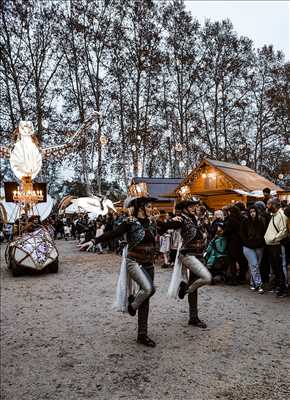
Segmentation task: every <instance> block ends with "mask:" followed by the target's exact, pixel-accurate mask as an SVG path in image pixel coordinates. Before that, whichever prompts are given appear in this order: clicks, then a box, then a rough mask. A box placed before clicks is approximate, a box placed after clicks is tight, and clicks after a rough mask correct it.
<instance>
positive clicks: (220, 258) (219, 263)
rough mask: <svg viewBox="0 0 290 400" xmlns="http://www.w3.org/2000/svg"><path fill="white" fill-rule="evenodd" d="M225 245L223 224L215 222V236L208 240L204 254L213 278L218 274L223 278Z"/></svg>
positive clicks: (226, 258) (225, 254) (225, 256)
mask: <svg viewBox="0 0 290 400" xmlns="http://www.w3.org/2000/svg"><path fill="white" fill-rule="evenodd" d="M226 247H227V241H226V238H225V236H224V225H223V223H222V222H219V223H217V224H216V234H215V237H214V238H213V239H212V240H211V241H210V243H209V245H208V247H207V249H206V253H205V256H204V258H205V261H206V265H207V267H208V269H209V270H210V272H211V274H212V276H213V278H214V277H215V276H218V275H219V276H221V278H222V279H225V272H226V268H227V264H228V255H227V251H226Z"/></svg>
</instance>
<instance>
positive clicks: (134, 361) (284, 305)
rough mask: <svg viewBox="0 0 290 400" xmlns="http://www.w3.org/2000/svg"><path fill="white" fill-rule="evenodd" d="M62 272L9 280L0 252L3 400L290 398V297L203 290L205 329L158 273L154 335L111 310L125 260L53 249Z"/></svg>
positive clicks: (71, 245)
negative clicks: (139, 338) (150, 343)
mask: <svg viewBox="0 0 290 400" xmlns="http://www.w3.org/2000/svg"><path fill="white" fill-rule="evenodd" d="M57 245H58V248H59V251H60V260H61V263H60V270H59V273H58V274H44V275H41V276H23V277H19V278H13V277H12V276H11V274H10V271H7V268H6V265H5V262H4V261H3V252H4V247H5V246H3V245H2V246H1V253H2V258H1V261H2V262H1V326H2V329H1V399H3V400H20V399H21V400H45V399H51V400H86V399H104V400H107V399H108V400H115V399H116V400H117V399H128V400H133V399H134V400H135V399H136V400H147V399H151V400H158V399H161V400H163V399H164V400H165V399H166V400H171V399H172V400H179V399H180V400H181V399H184V400H187V399H188V400H212V399H225V400H243V399H245V400H258V399H259V400H260V399H263V400H282V399H283V400H286V399H287V400H288V399H289V398H290V298H289V297H288V298H283V299H276V298H275V297H274V295H272V294H264V295H259V294H257V293H252V292H250V291H249V290H248V288H247V287H246V286H243V287H230V286H223V285H216V286H210V287H205V288H202V289H201V290H200V297H199V304H200V307H199V308H200V317H201V318H202V319H204V320H206V321H207V322H208V328H207V329H205V330H202V329H199V328H196V327H192V326H188V325H187V319H188V318H187V317H188V305H187V301H185V300H178V301H175V300H173V299H169V298H168V297H167V295H166V292H167V288H168V284H169V281H170V274H171V270H162V269H160V267H157V268H156V276H155V282H156V287H157V291H156V294H155V295H154V296H153V298H152V300H151V314H150V321H149V326H150V332H149V333H150V336H151V337H152V338H153V339H154V340H155V341H156V342H157V347H156V348H154V349H150V348H149V349H148V348H145V347H142V346H140V345H138V344H137V343H136V342H135V337H136V317H130V316H129V315H123V314H120V313H117V312H116V311H114V310H113V309H112V303H113V301H114V296H115V286H116V281H117V276H118V270H119V264H120V257H118V256H116V255H112V254H104V255H96V254H93V253H80V252H78V250H77V249H76V247H75V242H74V241H68V242H65V241H57Z"/></svg>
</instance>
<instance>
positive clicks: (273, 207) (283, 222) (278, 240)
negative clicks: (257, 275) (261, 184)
mask: <svg viewBox="0 0 290 400" xmlns="http://www.w3.org/2000/svg"><path fill="white" fill-rule="evenodd" d="M267 207H268V209H269V211H270V213H271V219H270V222H269V225H268V228H267V231H266V233H265V236H264V238H265V242H266V244H267V246H268V251H269V257H270V263H271V267H272V272H273V275H274V279H273V281H272V288H273V290H276V295H277V297H286V296H287V295H288V289H287V282H288V276H287V275H288V271H287V269H286V268H285V265H284V263H283V251H284V252H285V246H284V245H283V239H286V238H287V235H288V225H287V224H288V218H287V216H286V215H285V214H284V211H283V210H282V208H281V207H280V200H279V199H278V198H272V199H270V200H268V203H267ZM283 267H284V268H283Z"/></svg>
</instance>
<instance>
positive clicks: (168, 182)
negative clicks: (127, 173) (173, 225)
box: [131, 177, 184, 201]
mask: <svg viewBox="0 0 290 400" xmlns="http://www.w3.org/2000/svg"><path fill="white" fill-rule="evenodd" d="M183 179H184V178H146V177H135V178H133V179H132V181H131V184H136V183H140V182H145V183H146V185H147V189H148V194H149V196H152V197H155V198H157V199H158V200H160V201H168V200H172V196H170V194H171V193H172V192H174V190H175V188H176V187H177V186H178V185H179V184H180V183H181V182H182V181H183ZM166 195H168V197H167V196H166Z"/></svg>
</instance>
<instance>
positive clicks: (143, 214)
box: [96, 197, 156, 347]
mask: <svg viewBox="0 0 290 400" xmlns="http://www.w3.org/2000/svg"><path fill="white" fill-rule="evenodd" d="M154 200H155V199H153V198H151V197H135V198H129V199H127V201H126V202H125V203H126V204H125V206H126V207H127V208H129V209H132V211H133V216H132V217H129V218H128V219H127V220H125V221H124V222H122V224H121V225H119V226H118V227H117V228H116V229H115V230H114V231H112V232H106V233H104V234H103V235H102V236H100V237H98V238H96V244H97V243H100V242H107V241H108V240H112V239H115V238H117V237H122V236H123V235H124V234H126V237H127V238H126V241H127V243H128V254H127V259H126V263H127V270H128V274H129V276H130V277H131V278H132V279H133V280H134V281H135V282H137V283H138V285H139V291H138V292H137V294H136V296H132V295H131V296H129V298H128V303H129V305H128V313H129V314H130V315H132V316H134V315H135V314H136V311H137V310H138V336H137V342H138V343H140V344H143V345H145V346H149V347H155V342H154V341H153V340H152V339H150V338H149V337H148V336H147V328H148V315H149V298H150V297H151V296H152V295H153V294H154V293H155V288H154V285H153V280H154V266H153V259H154V253H155V234H156V225H155V224H153V223H152V222H151V220H150V219H149V217H150V215H151V213H152V205H151V202H152V201H154Z"/></svg>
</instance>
